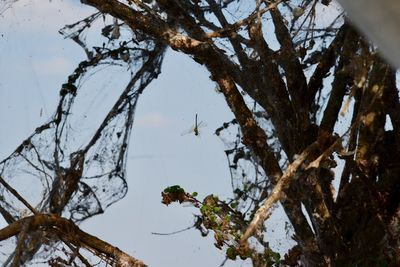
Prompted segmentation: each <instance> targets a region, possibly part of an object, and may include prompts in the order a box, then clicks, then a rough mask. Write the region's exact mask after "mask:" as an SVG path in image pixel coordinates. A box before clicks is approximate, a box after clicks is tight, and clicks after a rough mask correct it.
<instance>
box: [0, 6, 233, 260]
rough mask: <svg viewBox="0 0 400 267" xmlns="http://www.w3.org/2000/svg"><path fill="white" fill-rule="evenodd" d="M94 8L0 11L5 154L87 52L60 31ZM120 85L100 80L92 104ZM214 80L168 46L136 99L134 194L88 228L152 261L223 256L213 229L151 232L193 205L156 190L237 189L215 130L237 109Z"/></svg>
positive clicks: (49, 107) (187, 214)
mask: <svg viewBox="0 0 400 267" xmlns="http://www.w3.org/2000/svg"><path fill="white" fill-rule="evenodd" d="M92 11H93V10H92V9H90V8H86V7H83V6H81V5H80V4H76V3H73V2H72V1H67V0H64V1H52V2H49V1H40V2H39V1H26V0H20V1H19V2H17V3H16V5H15V6H14V7H13V8H12V9H9V10H7V12H6V13H4V14H3V15H2V16H1V17H0V34H1V36H0V51H1V53H0V73H1V74H0V75H1V79H0V114H2V115H1V116H0V123H1V125H2V127H1V129H0V147H1V151H0V158H4V157H6V156H8V155H9V154H10V153H11V152H12V151H13V150H14V149H15V148H16V146H17V145H19V144H20V142H21V141H22V140H23V139H25V138H26V137H27V136H28V135H30V134H31V133H32V132H33V131H34V129H35V128H36V127H37V126H38V125H40V124H42V123H43V122H45V121H47V120H48V118H49V117H50V116H51V115H52V114H53V112H54V111H55V105H56V103H57V100H58V91H59V89H60V85H61V84H62V83H64V82H65V80H66V78H67V76H68V75H69V74H70V73H71V72H72V70H73V69H74V68H75V66H76V64H77V63H78V62H80V60H82V59H83V58H84V56H85V55H84V53H83V51H82V49H81V48H80V47H78V46H77V45H76V44H75V43H73V42H72V41H70V40H64V39H63V37H62V36H61V35H59V34H58V30H59V29H60V28H62V27H63V26H64V25H65V24H71V23H73V22H75V21H76V20H78V19H81V18H84V17H85V16H87V15H89V14H91V13H92ZM94 77H95V78H96V76H94ZM88 84H89V85H90V83H88ZM115 84H116V83H113V82H110V83H108V84H107V86H104V88H102V89H101V90H102V91H101V94H102V98H100V97H99V98H97V100H96V101H97V102H95V103H96V104H98V103H101V99H104V98H107V97H110V98H112V97H113V94H110V96H108V95H107V90H111V89H115V90H122V87H114V86H115ZM214 87H215V85H214V84H213V83H212V82H211V81H210V80H209V78H208V73H207V72H206V71H205V69H204V68H203V67H201V66H199V65H198V64H196V63H194V62H193V61H192V60H191V59H190V58H189V57H187V56H183V55H180V54H178V53H176V52H173V51H171V50H170V51H169V52H168V53H167V56H166V58H165V62H164V66H163V71H162V74H161V75H160V76H159V78H158V79H157V80H155V81H154V82H153V83H152V84H151V85H150V87H149V88H148V89H147V90H145V92H144V94H143V95H142V97H141V98H140V99H139V104H138V107H137V112H136V117H135V123H134V127H133V133H132V140H131V142H130V151H129V161H128V166H127V168H128V170H127V176H128V183H129V192H128V195H127V196H126V197H125V198H124V199H123V200H121V201H120V202H118V203H116V204H114V205H113V206H111V207H110V208H109V209H108V210H106V212H105V214H104V215H100V216H97V217H95V218H92V219H90V220H88V221H87V222H84V223H83V224H81V227H82V228H83V229H84V230H86V231H87V232H89V233H91V234H94V235H97V236H98V237H100V238H103V239H104V240H106V241H108V242H110V243H112V244H114V245H116V246H118V247H119V248H121V249H122V250H124V251H126V252H127V253H130V254H131V255H133V256H135V257H138V258H140V259H142V260H144V261H145V262H146V263H147V264H149V265H150V266H219V264H220V263H221V262H222V260H223V259H224V256H223V253H222V252H220V251H218V250H217V249H216V248H215V247H214V246H213V237H212V234H210V236H209V237H208V238H202V237H201V236H200V234H199V233H198V232H197V231H194V230H193V231H187V232H184V233H180V234H177V235H173V236H155V235H152V234H151V232H172V231H176V230H179V229H182V228H185V227H187V226H190V225H191V224H192V223H193V215H192V214H193V213H194V212H196V210H195V209H193V208H191V207H182V206H179V205H171V206H170V207H166V206H164V205H162V204H161V196H160V193H161V191H162V190H163V189H164V188H165V187H167V186H170V185H174V184H180V185H181V186H183V187H184V188H185V189H187V190H188V191H197V192H199V196H200V197H204V196H206V195H208V194H211V193H214V194H217V195H219V196H221V197H229V196H231V187H230V177H229V170H228V168H227V162H226V158H225V154H224V151H223V150H224V145H223V143H222V142H221V141H220V140H219V139H218V138H217V136H215V135H214V134H213V133H214V130H215V129H216V128H217V127H219V126H220V125H221V124H222V123H223V122H224V121H228V120H231V119H232V115H231V113H230V111H229V110H228V108H227V106H226V103H225V100H224V99H223V97H222V96H221V95H219V94H217V93H216V92H215V90H214ZM95 107H96V105H93V110H95ZM93 110H91V111H93ZM88 112H90V111H88ZM196 113H197V114H198V116H199V119H200V120H203V121H205V122H206V123H207V126H206V127H205V128H203V129H202V132H201V136H200V137H196V136H194V135H192V134H187V135H184V136H182V135H181V134H182V132H184V131H185V130H187V129H188V128H190V127H191V125H192V124H193V123H194V117H195V114H196ZM226 266H240V264H239V263H231V264H227V265H226Z"/></svg>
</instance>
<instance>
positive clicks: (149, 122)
mask: <svg viewBox="0 0 400 267" xmlns="http://www.w3.org/2000/svg"><path fill="white" fill-rule="evenodd" d="M171 122H172V121H171V120H170V119H169V118H167V117H166V116H164V115H163V114H161V113H158V112H152V113H147V114H144V115H141V116H138V117H137V118H136V119H135V125H137V126H143V127H149V128H162V127H165V126H167V125H168V124H171Z"/></svg>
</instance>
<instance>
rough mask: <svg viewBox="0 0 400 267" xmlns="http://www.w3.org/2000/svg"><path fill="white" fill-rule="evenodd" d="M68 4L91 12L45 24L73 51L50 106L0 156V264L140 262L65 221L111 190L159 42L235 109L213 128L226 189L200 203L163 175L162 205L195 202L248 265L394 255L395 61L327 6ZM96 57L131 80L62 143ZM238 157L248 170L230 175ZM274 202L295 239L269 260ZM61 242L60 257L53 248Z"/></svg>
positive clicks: (118, 181) (218, 237) (205, 225)
mask: <svg viewBox="0 0 400 267" xmlns="http://www.w3.org/2000/svg"><path fill="white" fill-rule="evenodd" d="M81 2H82V3H83V4H85V5H90V6H93V7H95V8H96V9H97V10H98V12H97V13H95V14H93V15H92V16H90V17H88V18H86V19H84V20H82V21H79V22H77V23H75V24H73V25H67V26H66V27H65V28H64V29H62V30H61V31H60V32H61V33H62V34H63V35H64V36H66V37H69V38H71V39H73V40H74V41H75V42H76V43H77V44H79V45H80V46H81V47H82V48H83V49H84V50H85V52H86V54H87V59H86V60H84V61H82V62H81V63H80V64H79V66H78V67H77V68H76V69H75V71H74V72H73V73H72V74H71V75H70V76H69V77H68V82H67V83H65V84H63V85H62V87H61V90H60V101H59V104H58V106H57V111H56V113H55V115H54V117H53V118H52V119H51V120H50V121H49V122H48V123H46V124H44V125H42V126H39V127H38V128H37V129H36V131H35V133H34V134H32V135H31V136H30V137H29V138H27V139H26V140H25V141H24V142H23V143H22V144H21V145H20V146H19V147H18V148H17V149H16V150H15V152H14V153H13V154H12V155H10V156H9V157H7V158H6V159H5V160H3V161H2V162H1V163H0V164H1V172H0V175H1V179H0V183H1V184H2V185H3V187H2V188H1V190H2V198H1V199H0V213H1V214H2V216H3V217H4V218H5V219H6V221H7V222H8V223H9V225H8V226H7V227H5V228H4V229H2V230H0V237H1V238H0V239H1V240H6V239H7V238H10V237H11V236H17V239H16V240H17V241H16V246H15V249H13V251H12V252H11V253H10V256H9V258H8V260H7V262H6V265H8V264H11V263H12V264H13V265H15V266H17V265H18V264H21V263H26V262H28V261H29V260H31V259H32V258H34V257H37V255H38V253H40V254H41V255H44V256H45V257H48V258H49V259H48V262H49V264H52V265H54V266H58V265H60V264H61V265H62V264H64V265H72V264H78V265H86V266H91V265H93V262H91V261H90V260H92V258H91V257H93V256H95V257H98V258H100V259H102V260H103V263H105V264H107V263H110V264H115V265H123V264H127V265H128V266H129V265H133V266H134V265H137V266H143V263H142V262H140V261H139V260H136V259H134V258H132V257H130V256H128V255H127V254H125V253H123V252H121V251H119V250H118V249H117V248H115V247H112V246H111V245H109V244H107V243H105V242H103V241H101V240H99V239H96V238H94V237H92V236H90V235H89V234H87V233H84V232H82V231H81V230H79V228H77V226H76V224H77V223H79V222H80V221H82V220H85V219H86V218H88V217H91V216H94V215H96V214H99V213H102V212H103V211H104V209H105V208H106V207H107V206H109V205H111V204H112V203H114V202H115V201H117V200H119V199H120V198H122V197H123V196H124V194H125V192H126V188H127V185H126V181H125V166H124V164H125V157H126V151H127V148H128V143H129V134H130V130H131V127H132V124H133V116H134V111H135V107H136V103H137V100H138V97H139V96H140V94H141V92H142V91H143V90H145V88H146V86H147V85H148V84H149V83H150V82H151V81H152V80H153V79H155V78H156V77H157V75H158V74H159V73H160V70H161V65H162V59H163V55H164V53H165V50H166V48H167V47H171V48H172V49H174V50H177V51H179V52H182V53H185V54H187V55H189V56H191V57H192V58H193V60H195V61H196V62H198V63H199V64H202V65H204V66H205V67H206V68H207V70H208V71H209V72H210V78H211V79H212V80H213V81H215V83H216V85H217V89H218V91H219V92H220V93H222V94H223V96H224V97H225V99H226V102H227V104H228V106H229V107H230V109H231V111H232V113H233V115H234V119H233V120H232V121H230V122H226V123H224V124H223V125H222V126H221V127H220V128H218V129H216V134H217V135H218V136H221V137H223V136H224V133H225V132H226V131H227V130H229V129H232V128H233V127H235V126H238V128H239V130H238V134H237V137H236V140H229V142H228V141H227V146H228V148H227V150H226V151H225V152H226V154H227V158H228V160H229V168H230V170H231V173H232V179H233V180H234V181H235V190H234V193H235V199H233V200H220V199H219V198H218V197H217V196H214V195H210V196H208V197H206V198H205V199H204V200H202V201H201V200H198V199H197V198H196V194H189V193H187V192H185V190H184V189H183V188H181V187H180V186H178V185H175V186H171V187H168V188H166V189H165V190H164V192H162V197H163V200H162V201H163V203H165V204H167V205H168V204H169V203H171V202H174V201H177V202H180V203H183V202H188V203H191V204H192V205H194V206H196V207H198V208H199V210H200V213H199V215H196V223H195V225H194V227H196V228H197V229H198V230H200V232H201V234H203V235H207V234H208V232H209V231H210V230H212V231H213V233H214V236H215V245H216V247H217V248H219V249H224V250H225V251H226V255H227V258H228V259H231V260H235V259H237V257H240V258H242V259H246V258H250V259H251V260H252V262H253V265H254V266H274V265H275V266H278V265H279V264H283V265H287V266H299V265H301V266H397V265H399V264H400V258H399V253H400V252H399V232H398V229H399V216H400V215H399V214H400V213H399V201H400V199H399V198H398V195H399V193H400V192H399V191H400V187H399V185H398V184H399V183H398V181H397V180H398V177H399V168H398V167H397V164H396V163H397V162H398V157H399V152H398V150H399V149H400V143H399V142H400V130H399V126H400V118H399V116H398V114H399V108H400V106H399V105H400V103H399V98H398V90H397V85H396V72H395V70H393V69H392V68H391V67H390V65H388V64H387V63H386V62H385V61H384V60H382V59H381V58H380V57H379V54H378V53H377V50H376V49H375V48H374V47H373V46H371V45H370V44H369V43H368V42H367V41H366V40H365V39H364V38H363V37H362V36H361V35H360V34H359V33H358V32H357V30H356V29H354V28H353V27H352V26H351V25H350V24H349V23H348V22H347V21H346V18H345V17H344V15H343V13H341V12H337V8H338V7H337V6H336V5H335V3H333V2H331V1H329V0H328V1H325V0H322V1H311V0H304V1H294V0H293V1H266V0H262V1H260V0H256V1H255V2H249V1H240V0H237V1H234V0H225V1H215V0H201V1H194V0H192V1H180V0H170V1H166V0H155V1H147V0H146V1H145V0H129V1H121V2H120V1H116V0H82V1H81ZM322 8H324V9H325V10H326V11H325V12H321V9H322ZM328 11H329V12H328ZM326 14H329V16H331V18H329V20H328V21H329V22H328V23H326V20H325V22H324V20H323V19H322V17H324V18H325V19H327V15H326ZM108 16H111V17H112V22H111V23H109V24H108V25H107V26H106V27H104V28H103V29H102V32H101V34H102V35H103V37H104V38H105V39H106V41H105V42H104V43H103V44H102V45H98V46H90V45H88V44H87V43H86V42H85V40H84V36H85V34H86V32H87V31H89V30H90V28H91V27H90V26H91V25H93V24H94V23H95V22H96V21H97V20H99V19H102V18H103V19H104V20H105V21H106V17H108ZM122 31H124V32H127V33H129V35H128V34H121V32H122ZM274 47H276V48H274ZM102 64H126V66H127V67H128V69H129V70H130V71H131V74H132V75H131V80H130V81H129V83H128V85H127V86H126V88H125V89H124V90H123V92H122V94H121V96H120V98H119V99H118V101H117V102H116V103H115V105H114V106H113V107H112V108H111V110H110V112H109V113H108V114H107V115H106V116H105V118H104V120H103V122H102V123H100V126H99V127H98V129H97V130H96V131H95V133H94V135H93V136H90V137H88V138H87V139H84V140H83V141H85V143H84V144H81V145H80V146H79V148H76V146H73V145H71V139H73V138H71V135H72V133H71V132H70V131H69V127H68V126H69V123H70V118H71V116H72V115H71V114H72V113H71V109H72V105H73V103H74V100H75V98H76V97H77V95H78V94H79V81H80V79H81V78H82V77H84V76H85V75H88V74H90V70H92V69H94V68H96V67H97V66H99V65H102ZM330 82H331V84H330ZM339 133H340V134H339ZM224 140H227V139H224ZM244 165H250V166H253V169H252V170H251V171H249V172H247V173H243V171H242V170H244V169H246V168H243V166H244ZM338 166H342V167H341V168H340V167H338ZM246 170H248V168H247V169H246ZM21 171H24V173H23V174H24V175H25V174H26V173H29V174H32V176H33V177H35V178H36V179H37V181H38V187H37V188H35V189H37V190H38V192H40V194H41V198H40V199H39V200H38V199H36V200H35V199H29V200H27V199H26V198H25V197H24V196H23V190H24V187H23V184H21V182H20V181H19V179H18V178H20V176H21V173H22V172H21ZM335 176H337V177H338V178H336V179H335ZM339 177H340V178H339ZM278 202H279V203H280V204H281V206H282V208H283V210H284V212H285V213H286V215H287V216H288V218H289V221H290V224H291V226H292V227H293V231H294V235H293V239H294V240H295V241H296V242H297V245H296V246H294V247H293V248H292V249H291V250H290V251H289V252H288V253H287V254H286V255H285V256H284V257H283V259H281V258H280V255H279V254H277V253H276V252H274V251H273V250H272V249H271V248H270V247H269V245H268V242H267V241H268V240H267V238H265V237H264V236H263V232H264V230H265V229H264V222H265V220H267V219H268V218H269V216H270V215H271V213H272V209H273V206H274V205H275V204H277V203H278ZM302 207H304V210H305V211H303V210H302ZM23 210H27V214H28V215H29V216H26V214H23V213H21V211H23ZM308 217H309V219H310V223H309V222H308V220H307V218H308ZM66 218H68V219H66ZM60 247H63V250H62V251H63V255H61V253H58V254H53V255H57V257H52V252H53V251H54V250H55V249H57V248H58V249H59V248H60ZM89 254H91V256H90V255H89Z"/></svg>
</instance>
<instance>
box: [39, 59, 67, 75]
mask: <svg viewBox="0 0 400 267" xmlns="http://www.w3.org/2000/svg"><path fill="white" fill-rule="evenodd" d="M32 64H33V68H34V69H35V71H36V72H37V73H40V74H50V75H51V74H66V73H68V72H71V70H72V69H73V67H74V65H73V64H72V62H70V61H69V60H68V59H67V58H65V57H62V56H56V57H52V58H49V59H46V60H40V61H34V62H32Z"/></svg>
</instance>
